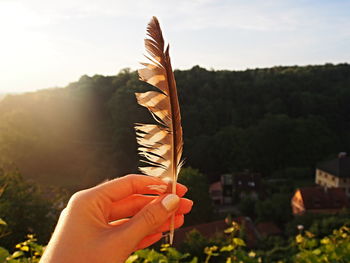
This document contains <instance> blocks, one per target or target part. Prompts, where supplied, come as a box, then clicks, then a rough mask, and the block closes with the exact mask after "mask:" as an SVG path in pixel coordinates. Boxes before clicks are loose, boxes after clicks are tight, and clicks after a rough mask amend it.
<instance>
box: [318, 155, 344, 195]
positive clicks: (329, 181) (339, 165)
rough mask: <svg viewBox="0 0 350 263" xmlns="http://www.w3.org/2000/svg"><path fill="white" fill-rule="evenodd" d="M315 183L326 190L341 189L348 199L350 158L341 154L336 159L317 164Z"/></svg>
mask: <svg viewBox="0 0 350 263" xmlns="http://www.w3.org/2000/svg"><path fill="white" fill-rule="evenodd" d="M315 182H316V184H317V185H320V186H322V187H326V188H332V187H342V188H344V189H345V193H346V195H347V196H348V197H350V157H349V156H347V154H346V153H344V152H341V153H339V155H338V158H336V159H333V160H330V161H327V162H324V163H320V164H318V165H317V166H316V176H315Z"/></svg>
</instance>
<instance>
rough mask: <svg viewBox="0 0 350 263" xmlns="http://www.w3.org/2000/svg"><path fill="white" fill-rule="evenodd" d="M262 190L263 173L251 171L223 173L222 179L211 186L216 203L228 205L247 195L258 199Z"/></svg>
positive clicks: (211, 192) (210, 189)
mask: <svg viewBox="0 0 350 263" xmlns="http://www.w3.org/2000/svg"><path fill="white" fill-rule="evenodd" d="M261 192H262V187H261V175H260V174H257V173H249V172H243V173H235V174H223V175H221V178H220V181H217V182H215V183H213V184H211V185H210V187H209V194H210V196H211V198H212V200H213V202H214V204H216V205H226V206H227V205H233V204H234V203H235V202H236V201H238V200H240V199H242V198H245V197H251V198H253V199H258V198H259V196H260V195H261Z"/></svg>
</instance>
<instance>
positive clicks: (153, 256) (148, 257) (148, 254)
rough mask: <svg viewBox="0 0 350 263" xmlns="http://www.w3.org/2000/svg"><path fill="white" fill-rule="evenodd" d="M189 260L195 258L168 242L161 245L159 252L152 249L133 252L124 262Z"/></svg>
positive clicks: (192, 260)
mask: <svg viewBox="0 0 350 263" xmlns="http://www.w3.org/2000/svg"><path fill="white" fill-rule="evenodd" d="M175 262H189V263H197V262H198V261H197V258H196V257H194V258H192V257H191V256H190V254H188V253H185V254H183V253H181V252H179V251H177V250H176V249H175V248H172V247H170V246H169V245H168V244H165V245H162V246H161V248H160V252H157V251H155V250H153V249H144V250H139V251H137V252H135V253H134V254H133V255H131V256H130V257H129V258H128V259H127V260H126V263H175Z"/></svg>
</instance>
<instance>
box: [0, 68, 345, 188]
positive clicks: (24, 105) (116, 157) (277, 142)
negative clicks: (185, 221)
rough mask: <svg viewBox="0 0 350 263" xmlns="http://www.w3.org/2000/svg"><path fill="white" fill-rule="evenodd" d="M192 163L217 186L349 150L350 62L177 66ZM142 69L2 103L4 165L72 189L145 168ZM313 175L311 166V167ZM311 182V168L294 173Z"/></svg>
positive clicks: (188, 160) (187, 155) (87, 78)
mask: <svg viewBox="0 0 350 263" xmlns="http://www.w3.org/2000/svg"><path fill="white" fill-rule="evenodd" d="M175 76H176V80H177V86H178V92H179V101H180V106H181V114H182V121H183V130H184V141H185V144H184V157H185V159H186V162H185V166H187V167H193V168H196V169H199V171H200V172H202V173H204V174H206V175H207V176H208V178H209V181H210V182H213V181H215V180H217V179H218V176H219V175H220V174H223V173H226V172H236V171H243V170H250V171H254V172H259V173H261V174H262V175H263V176H264V177H274V176H281V175H282V176H283V175H286V176H287V175H288V176H290V173H288V172H285V171H288V170H290V169H296V170H298V169H299V170H303V169H304V170H310V169H313V168H314V167H315V164H316V163H317V162H320V161H323V160H327V159H329V158H333V157H334V156H336V154H337V153H338V152H340V151H342V152H350V133H349V132H348V131H349V130H350V104H349V101H350V65H349V64H338V65H333V64H325V65H319V66H303V67H300V66H291V67H273V68H265V69H250V70H245V71H227V70H222V71H215V70H206V69H204V68H201V67H199V66H194V67H193V68H192V69H190V70H176V71H175ZM146 85H147V84H144V83H143V82H141V81H139V80H138V76H137V73H136V72H134V71H131V70H129V69H124V70H122V71H121V72H119V73H118V74H117V75H116V76H101V75H95V76H92V77H90V76H86V75H84V76H82V77H81V78H80V79H79V80H78V81H77V82H73V83H71V84H69V85H68V86H67V87H65V88H52V89H46V90H40V91H37V92H30V93H25V94H19V95H7V96H6V97H4V98H3V99H2V100H1V101H0V162H1V166H2V167H15V168H16V169H18V170H19V171H20V172H21V173H22V174H23V175H24V177H25V178H29V179H33V180H34V181H36V182H39V183H41V184H44V185H55V186H59V187H64V188H67V189H69V190H71V191H75V190H78V189H82V188H85V187H88V186H91V185H94V184H96V183H98V182H101V181H103V180H105V179H106V178H114V177H118V176H122V175H125V174H128V173H135V172H137V167H138V165H139V157H138V156H137V150H136V139H135V132H134V128H133V126H134V123H137V122H144V123H153V120H152V119H151V118H150V116H149V115H150V114H148V112H147V110H145V109H144V108H142V107H140V106H138V105H137V103H136V100H135V96H134V92H138V91H143V90H145V89H150V88H151V87H147V86H146ZM310 171H312V170H310ZM293 176H295V177H298V176H299V177H305V176H309V178H310V179H311V178H313V176H314V175H313V172H311V173H309V174H308V175H305V173H301V174H294V175H293Z"/></svg>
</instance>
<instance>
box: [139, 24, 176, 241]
mask: <svg viewBox="0 0 350 263" xmlns="http://www.w3.org/2000/svg"><path fill="white" fill-rule="evenodd" d="M147 36H148V38H146V39H145V47H146V51H147V52H148V54H149V56H146V57H147V58H148V60H149V63H141V64H142V65H143V66H144V67H145V68H143V69H140V70H139V71H138V73H139V77H140V79H141V80H142V81H145V82H147V83H148V84H151V85H152V86H154V87H156V88H157V89H158V90H159V92H158V91H148V92H145V93H135V95H136V99H137V102H138V103H139V104H140V105H141V106H144V107H146V108H147V109H148V110H149V112H150V113H151V114H152V116H153V118H154V119H155V120H156V121H157V122H158V124H157V125H155V124H139V123H138V124H136V126H135V130H136V135H137V142H138V144H139V146H140V147H139V148H138V150H139V154H140V155H141V156H142V157H143V158H144V159H145V160H142V162H144V163H147V164H149V165H150V166H146V167H140V168H139V169H140V171H141V172H142V173H144V174H146V175H150V176H155V177H159V178H161V179H163V180H164V181H167V182H169V183H170V184H171V192H172V193H176V181H177V177H178V174H179V172H180V169H181V166H182V160H181V156H182V149H183V140H182V126H181V115H180V107H179V101H178V97H177V90H176V83H175V78H174V73H173V70H172V67H171V63H170V57H169V45H168V46H167V48H166V49H164V39H163V35H162V31H161V29H160V26H159V22H158V20H157V18H156V17H153V18H152V20H151V21H150V23H149V24H148V27H147ZM173 237H174V216H172V219H171V226H170V244H172V242H173Z"/></svg>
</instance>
